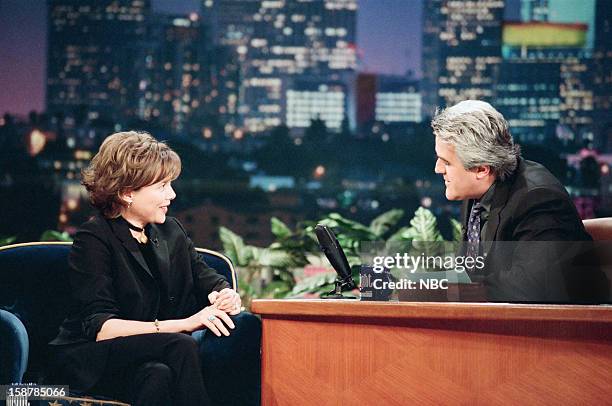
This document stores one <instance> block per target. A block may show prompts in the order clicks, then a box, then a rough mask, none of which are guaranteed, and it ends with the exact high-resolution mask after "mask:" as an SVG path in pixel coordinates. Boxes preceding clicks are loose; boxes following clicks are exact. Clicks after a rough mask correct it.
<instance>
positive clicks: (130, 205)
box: [128, 200, 132, 209]
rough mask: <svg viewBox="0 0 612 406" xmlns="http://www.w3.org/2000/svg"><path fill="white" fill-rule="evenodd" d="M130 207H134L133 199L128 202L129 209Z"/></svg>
mask: <svg viewBox="0 0 612 406" xmlns="http://www.w3.org/2000/svg"><path fill="white" fill-rule="evenodd" d="M130 207H132V201H131V200H130V201H129V202H128V209H129V208H130Z"/></svg>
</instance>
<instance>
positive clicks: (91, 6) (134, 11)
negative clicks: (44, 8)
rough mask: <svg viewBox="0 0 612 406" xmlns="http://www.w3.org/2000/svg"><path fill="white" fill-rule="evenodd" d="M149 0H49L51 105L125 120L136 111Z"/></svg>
mask: <svg viewBox="0 0 612 406" xmlns="http://www.w3.org/2000/svg"><path fill="white" fill-rule="evenodd" d="M149 14H150V0H99V1H81V0H50V1H49V2H48V16H49V17H48V19H49V35H48V57H47V92H46V93H47V109H48V111H49V112H51V113H55V112H62V113H65V114H68V115H76V116H77V117H79V116H83V115H84V113H85V112H86V113H87V116H86V117H79V118H83V119H85V118H89V119H96V118H106V119H109V120H112V121H114V122H118V123H121V122H124V121H125V120H126V118H127V117H133V116H135V115H136V113H137V108H138V105H137V103H136V100H135V95H136V89H137V88H138V85H139V72H141V70H142V68H143V67H142V62H143V60H144V58H143V55H142V50H143V47H142V42H143V40H144V39H145V35H146V24H147V20H148V18H149Z"/></svg>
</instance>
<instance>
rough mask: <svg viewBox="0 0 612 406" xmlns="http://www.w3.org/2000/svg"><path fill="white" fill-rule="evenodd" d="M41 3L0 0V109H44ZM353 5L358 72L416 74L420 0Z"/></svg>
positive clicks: (178, 0)
mask: <svg viewBox="0 0 612 406" xmlns="http://www.w3.org/2000/svg"><path fill="white" fill-rule="evenodd" d="M45 3H46V2H45V1H44V0H0V53H1V54H0V55H1V56H0V72H2V74H1V75H0V88H1V89H3V91H2V92H0V114H4V113H5V112H9V113H11V114H19V115H24V114H27V113H28V112H30V111H32V110H35V111H39V112H40V111H44V110H45V107H46V106H45V74H46V44H47V33H46V30H47V17H46V13H47V10H46V5H45ZM200 3H201V2H200V1H199V0H172V1H169V0H153V2H152V4H153V9H154V11H156V12H159V13H169V14H170V13H171V14H188V13H190V12H197V11H198V10H199V7H200ZM358 5H359V8H358V12H357V46H358V49H359V56H360V65H359V71H362V72H373V73H380V74H393V75H403V74H405V73H407V72H408V71H412V72H413V73H414V75H415V76H416V77H420V74H421V72H420V70H421V31H422V21H421V19H422V7H423V0H359V2H358ZM519 9H520V0H506V10H505V19H506V20H509V21H512V20H516V19H518V18H519ZM399 38H404V39H405V40H404V41H400V40H398V39H399ZM381 44H383V45H382V46H381Z"/></svg>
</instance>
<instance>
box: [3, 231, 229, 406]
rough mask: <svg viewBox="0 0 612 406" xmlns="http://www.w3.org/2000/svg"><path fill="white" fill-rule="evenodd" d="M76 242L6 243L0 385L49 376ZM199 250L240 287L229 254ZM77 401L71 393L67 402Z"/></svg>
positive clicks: (40, 380)
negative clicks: (50, 352) (51, 343)
mask: <svg viewBox="0 0 612 406" xmlns="http://www.w3.org/2000/svg"><path fill="white" fill-rule="evenodd" d="M71 245H72V243H70V242H33V243H23V244H13V245H8V246H4V247H0V280H2V284H1V285H0V362H1V364H0V371H2V374H0V378H1V381H0V385H1V384H8V383H19V382H33V383H41V382H44V381H45V377H46V375H47V371H46V365H47V364H48V359H47V343H48V342H49V341H50V340H52V339H53V338H54V337H55V336H56V335H57V332H58V328H59V325H60V324H61V323H62V321H63V319H64V317H65V316H66V309H67V308H68V302H69V287H68V254H69V252H70V248H71ZM196 250H197V251H198V252H199V253H200V254H202V255H203V257H204V260H205V261H206V263H207V264H208V265H209V266H210V267H211V268H213V269H215V270H216V271H217V272H219V273H220V274H221V275H223V276H225V278H226V279H227V280H228V282H230V284H231V285H232V287H233V288H234V289H237V287H238V286H237V278H236V271H235V269H234V267H233V265H232V263H231V261H230V260H229V259H228V258H227V257H226V256H224V255H222V254H220V253H218V252H216V251H212V250H207V249H203V248H196ZM5 371H6V372H5ZM80 400H81V401H82V400H83V399H80ZM76 401H79V399H77V398H70V397H67V398H66V399H63V400H62V402H63V403H62V404H70V402H76ZM88 401H89V402H90V403H91V402H92V400H91V399H89V400H88ZM93 402H94V403H92V404H105V403H95V401H93ZM100 402H104V401H100ZM106 404H114V405H117V404H122V403H118V402H114V401H113V402H108V403H106Z"/></svg>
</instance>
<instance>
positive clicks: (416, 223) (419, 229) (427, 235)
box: [410, 207, 443, 241]
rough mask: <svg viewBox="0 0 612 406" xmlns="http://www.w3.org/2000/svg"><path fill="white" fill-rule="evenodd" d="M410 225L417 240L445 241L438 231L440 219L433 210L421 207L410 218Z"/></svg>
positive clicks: (411, 233)
mask: <svg viewBox="0 0 612 406" xmlns="http://www.w3.org/2000/svg"><path fill="white" fill-rule="evenodd" d="M410 225H411V226H412V227H413V228H414V231H410V235H413V239H414V240H416V241H443V239H442V235H441V234H440V231H438V221H437V220H436V217H435V216H434V215H433V213H432V212H431V211H429V210H428V209H426V208H424V207H419V208H418V209H417V211H416V212H415V213H414V217H413V218H412V220H410Z"/></svg>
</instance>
